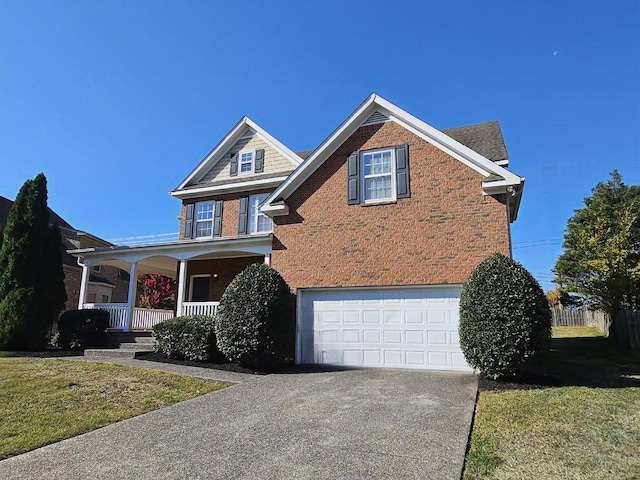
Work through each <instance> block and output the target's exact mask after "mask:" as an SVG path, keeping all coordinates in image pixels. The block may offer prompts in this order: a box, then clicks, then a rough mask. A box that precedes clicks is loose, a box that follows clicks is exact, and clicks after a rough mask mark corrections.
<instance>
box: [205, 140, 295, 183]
mask: <svg viewBox="0 0 640 480" xmlns="http://www.w3.org/2000/svg"><path fill="white" fill-rule="evenodd" d="M258 149H264V171H263V172H262V173H259V174H257V175H264V174H268V173H279V172H283V173H284V172H286V173H288V172H291V170H293V169H294V168H295V167H296V165H295V164H294V163H293V162H291V161H290V160H288V159H287V158H286V157H285V156H283V155H282V154H280V153H279V152H278V151H277V150H275V149H274V148H272V147H271V146H270V145H269V144H268V143H267V142H265V141H264V140H263V139H262V138H260V136H259V135H257V134H254V135H253V136H251V137H250V138H242V139H240V140H239V141H238V142H237V143H236V144H235V145H234V146H233V147H232V148H231V149H230V150H229V151H228V152H227V153H226V154H225V155H224V156H223V157H222V158H221V159H220V160H219V161H218V163H216V164H215V165H214V166H213V168H211V170H209V171H208V172H207V173H206V174H205V175H204V177H202V180H200V181H199V182H198V183H199V184H203V183H209V182H215V181H220V180H227V179H229V178H237V177H231V170H230V167H229V164H230V162H231V157H232V156H233V155H235V154H236V153H237V152H239V151H241V150H258ZM251 176H252V175H242V176H241V177H242V178H246V179H250V178H251Z"/></svg>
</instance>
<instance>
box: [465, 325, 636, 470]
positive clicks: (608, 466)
mask: <svg viewBox="0 0 640 480" xmlns="http://www.w3.org/2000/svg"><path fill="white" fill-rule="evenodd" d="M553 333H554V339H553V341H552V351H551V353H550V358H549V361H548V362H547V365H546V367H545V373H547V374H548V375H552V376H554V377H556V378H558V379H560V380H561V382H562V385H563V386H561V387H550V388H543V389H537V390H524V389H522V390H508V391H482V392H480V395H479V397H478V404H477V407H476V415H475V421H474V427H473V432H472V435H471V445H470V449H469V452H468V454H467V459H466V465H465V475H464V478H465V479H467V480H470V479H538V478H544V479H594V478H598V479H616V480H617V479H632V478H640V455H639V454H638V452H640V351H637V350H631V349H625V348H621V347H617V346H615V345H614V344H612V343H611V342H609V341H608V340H607V339H605V338H603V337H602V334H601V333H600V332H599V331H598V330H597V329H593V328H581V327H558V328H554V332H553Z"/></svg>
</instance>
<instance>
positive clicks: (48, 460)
mask: <svg viewBox="0 0 640 480" xmlns="http://www.w3.org/2000/svg"><path fill="white" fill-rule="evenodd" d="M163 365H166V364H163ZM186 368H192V367H186ZM199 370H207V369H199ZM198 373H200V372H198ZM227 373H229V372H227ZM249 377H250V378H246V377H245V381H242V382H241V383H239V384H237V385H234V386H231V387H229V388H226V389H224V390H221V391H217V392H213V393H210V394H208V395H204V396H202V397H198V398H195V399H193V400H189V401H186V402H182V403H179V404H176V405H173V406H171V407H168V408H164V409H161V410H157V411H155V412H151V413H148V414H145V415H141V416H139V417H135V418H132V419H129V420H125V421H122V422H119V423H116V424H113V425H110V426H108V427H105V428H102V429H99V430H96V431H93V432H90V433H87V434H85V435H81V436H78V437H75V438H71V439H68V440H65V441H62V442H59V443H56V444H53V445H49V446H47V447H43V448H40V449H38V450H35V451H33V452H29V453H26V454H23V455H19V456H17V457H13V458H10V459H7V460H4V461H2V462H0V478H7V479H38V478H46V479H58V478H59V479H73V478H77V479H85V478H104V479H107V478H109V479H111V478H136V479H156V478H171V479H174V478H189V479H192V478H193V479H196V478H202V479H209V478H220V479H232V478H251V479H263V478H264V479H267V478H269V479H305V478H308V479H318V478H331V479H333V478H363V479H364V478H367V479H371V478H403V479H404V478H419V479H429V478H433V479H456V480H457V479H459V478H460V475H461V472H462V468H463V463H464V456H465V450H466V445H467V438H468V435H469V430H470V426H471V420H472V415H473V410H474V403H475V397H476V391H477V378H476V377H475V376H473V375H470V374H457V373H443V372H437V373H436V372H414V371H400V370H347V371H332V372H322V371H315V372H314V371H312V372H310V373H299V372H298V373H283V374H273V375H267V376H249Z"/></svg>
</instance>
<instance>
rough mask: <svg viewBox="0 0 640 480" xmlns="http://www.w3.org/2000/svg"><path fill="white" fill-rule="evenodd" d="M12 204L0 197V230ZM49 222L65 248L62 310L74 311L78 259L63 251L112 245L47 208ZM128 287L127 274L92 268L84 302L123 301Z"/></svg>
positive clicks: (79, 278)
mask: <svg viewBox="0 0 640 480" xmlns="http://www.w3.org/2000/svg"><path fill="white" fill-rule="evenodd" d="M12 205H13V201H11V200H9V199H8V198H5V197H2V196H0V225H2V227H3V228H4V226H5V225H6V224H7V217H8V215H9V210H10V209H11V206H12ZM49 221H50V222H51V223H50V225H53V224H54V223H55V222H57V223H58V226H59V227H60V235H61V237H62V245H63V246H64V248H65V251H64V252H63V253H62V269H63V271H64V276H65V279H64V286H65V290H66V292H67V302H66V304H65V306H66V309H75V308H78V301H79V294H80V280H81V276H82V267H81V266H80V265H78V259H77V258H76V257H74V256H72V255H70V254H69V253H67V251H66V250H69V249H78V248H89V247H108V246H112V244H111V243H109V242H107V241H105V240H102V239H101V238H98V237H96V236H95V235H91V234H90V233H87V232H83V231H80V230H76V229H75V228H73V227H72V226H71V225H69V223H68V222H67V221H66V220H64V219H63V218H62V217H61V216H59V215H58V214H57V213H56V212H54V211H53V210H51V209H49ZM128 288H129V274H128V273H127V272H126V271H124V270H121V269H119V268H116V267H112V266H108V265H105V266H96V267H94V268H92V270H91V272H90V275H89V283H88V286H87V303H112V302H126V301H127V290H128Z"/></svg>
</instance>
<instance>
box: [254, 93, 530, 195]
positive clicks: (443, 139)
mask: <svg viewBox="0 0 640 480" xmlns="http://www.w3.org/2000/svg"><path fill="white" fill-rule="evenodd" d="M376 109H378V110H382V111H383V112H384V113H385V114H388V116H389V118H390V120H392V121H395V122H396V123H398V124H399V125H401V126H402V127H404V128H406V129H407V130H409V131H411V132H412V133H414V134H415V135H417V136H418V137H420V138H422V139H424V140H425V141H427V142H429V143H431V144H433V145H435V146H436V147H438V148H439V149H441V150H442V151H444V152H445V153H447V154H449V155H451V156H452V157H454V158H456V159H457V160H459V161H460V162H462V163H464V164H465V165H467V166H469V167H470V168H472V169H473V170H475V171H476V172H478V173H480V174H481V175H483V176H485V177H488V176H489V175H491V174H495V175H498V176H500V177H502V178H504V179H505V180H508V181H511V182H513V184H519V183H520V177H519V176H518V175H515V174H514V173H512V172H510V171H509V170H506V169H505V168H503V167H501V166H500V165H498V164H496V163H495V162H493V161H491V160H489V159H487V158H485V157H484V156H482V155H480V154H479V153H477V152H475V151H473V150H471V149H470V148H469V147H466V146H465V145H463V144H461V143H460V142H458V141H457V140H454V139H453V138H451V137H450V136H448V135H447V134H445V133H442V132H441V131H440V130H438V129H436V128H434V127H432V126H431V125H428V124H427V123H425V122H423V121H422V120H420V119H419V118H416V117H414V116H413V115H411V114H410V113H408V112H406V111H404V110H402V109H401V108H399V107H397V106H395V105H394V104H392V103H391V102H389V101H387V100H385V99H384V98H382V97H380V96H378V95H376V94H371V96H369V97H368V98H367V99H366V100H365V101H364V102H363V103H362V104H361V105H360V106H359V107H358V108H357V109H356V110H355V111H354V112H353V113H352V114H351V115H350V116H349V117H348V118H347V119H346V120H345V121H344V122H342V124H340V126H339V127H338V128H337V129H336V130H334V132H333V133H332V134H331V135H329V137H327V138H326V139H325V140H324V142H322V144H321V145H320V146H319V147H318V148H317V149H316V150H315V151H314V152H313V153H312V154H311V156H310V157H309V158H307V160H305V161H304V162H303V163H302V164H301V165H300V167H298V168H297V169H296V170H295V171H294V172H293V173H292V174H291V175H289V178H288V179H287V180H286V181H285V182H284V183H283V184H282V185H280V187H278V188H277V189H276V190H275V191H274V192H273V193H272V194H271V195H270V196H269V198H268V199H267V201H266V202H265V206H267V207H270V206H271V204H272V203H274V202H277V201H282V200H285V199H286V198H287V197H288V196H289V195H291V194H292V193H293V192H294V191H295V190H296V189H297V188H298V187H299V186H300V185H301V184H302V183H303V182H304V181H305V180H306V179H307V178H309V177H310V176H311V175H312V174H313V172H315V171H316V170H317V169H318V168H319V167H320V165H322V163H323V162H324V161H325V160H326V159H327V158H328V157H329V156H330V155H331V154H332V153H333V152H335V150H336V149H337V148H338V147H339V146H340V145H342V144H343V143H344V142H345V141H346V140H347V139H348V138H349V137H350V136H351V135H352V134H353V132H355V130H356V129H357V128H358V127H359V126H360V125H361V124H362V122H364V121H365V120H366V119H367V118H368V116H369V115H371V113H373V111H375V110H376Z"/></svg>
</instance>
